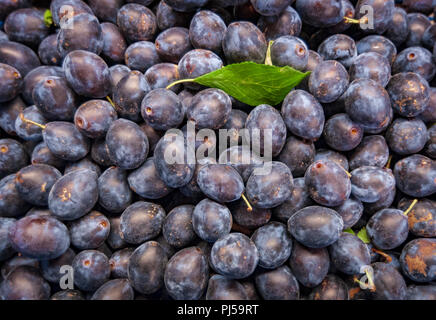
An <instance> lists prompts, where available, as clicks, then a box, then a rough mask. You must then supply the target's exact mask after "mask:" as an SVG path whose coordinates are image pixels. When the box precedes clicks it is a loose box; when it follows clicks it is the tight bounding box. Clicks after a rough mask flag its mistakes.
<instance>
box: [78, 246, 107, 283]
mask: <svg viewBox="0 0 436 320" xmlns="http://www.w3.org/2000/svg"><path fill="white" fill-rule="evenodd" d="M72 267H73V270H74V284H75V285H76V286H77V287H78V288H79V289H80V290H83V291H95V290H97V289H98V288H99V287H100V286H101V285H102V284H104V283H105V282H106V281H108V280H109V276H110V267H109V259H108V257H106V255H104V254H103V253H101V252H100V251H97V250H84V251H81V252H80V253H79V254H77V255H76V257H75V258H74V260H73V263H72Z"/></svg>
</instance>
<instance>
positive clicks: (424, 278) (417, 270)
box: [400, 238, 436, 282]
mask: <svg viewBox="0 0 436 320" xmlns="http://www.w3.org/2000/svg"><path fill="white" fill-rule="evenodd" d="M435 252H436V240H435V239H423V238H417V239H415V240H412V241H410V242H409V243H407V244H406V245H405V246H404V248H403V250H402V251H401V256H400V263H401V268H402V271H403V273H404V274H405V275H406V276H407V277H408V278H409V279H411V280H413V281H416V282H429V281H434V279H435V278H436V259H435Z"/></svg>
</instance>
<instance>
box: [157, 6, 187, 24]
mask: <svg viewBox="0 0 436 320" xmlns="http://www.w3.org/2000/svg"><path fill="white" fill-rule="evenodd" d="M190 16H191V13H189V12H181V11H176V10H174V9H173V8H172V7H170V6H169V5H168V4H167V3H166V2H165V1H160V2H159V4H158V5H157V7H156V20H157V26H158V28H159V29H160V30H166V29H169V28H172V27H187V26H188V20H189V17H190Z"/></svg>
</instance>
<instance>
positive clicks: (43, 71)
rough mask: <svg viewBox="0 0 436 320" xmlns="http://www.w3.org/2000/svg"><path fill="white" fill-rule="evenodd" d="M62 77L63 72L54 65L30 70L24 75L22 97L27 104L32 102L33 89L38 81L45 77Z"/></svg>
mask: <svg viewBox="0 0 436 320" xmlns="http://www.w3.org/2000/svg"><path fill="white" fill-rule="evenodd" d="M50 76H53V77H61V78H62V77H64V72H63V70H62V68H60V67H54V66H40V67H37V68H35V69H33V70H32V71H30V72H29V73H28V74H27V75H26V76H25V77H24V86H23V91H22V97H23V98H24V100H25V101H26V102H27V103H29V104H34V102H33V96H32V95H33V89H34V88H35V86H36V85H37V84H38V83H39V82H40V81H43V80H45V78H46V77H50Z"/></svg>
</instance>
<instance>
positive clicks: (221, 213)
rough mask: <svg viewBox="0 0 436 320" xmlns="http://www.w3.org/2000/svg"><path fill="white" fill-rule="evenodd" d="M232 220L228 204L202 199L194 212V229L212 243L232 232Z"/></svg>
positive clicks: (202, 237)
mask: <svg viewBox="0 0 436 320" xmlns="http://www.w3.org/2000/svg"><path fill="white" fill-rule="evenodd" d="M232 220H233V219H232V214H231V213H230V210H229V209H228V208H227V207H226V206H224V205H222V204H219V203H217V202H215V201H212V200H209V199H203V200H202V201H200V202H199V203H198V204H197V205H196V206H195V208H194V210H193V212H192V228H193V231H194V232H195V234H197V235H198V236H199V237H200V238H201V239H203V240H205V241H208V242H211V243H213V242H215V241H217V240H218V239H219V238H221V237H223V236H225V235H227V234H229V233H230V230H231V228H232V222H233V221H232Z"/></svg>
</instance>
